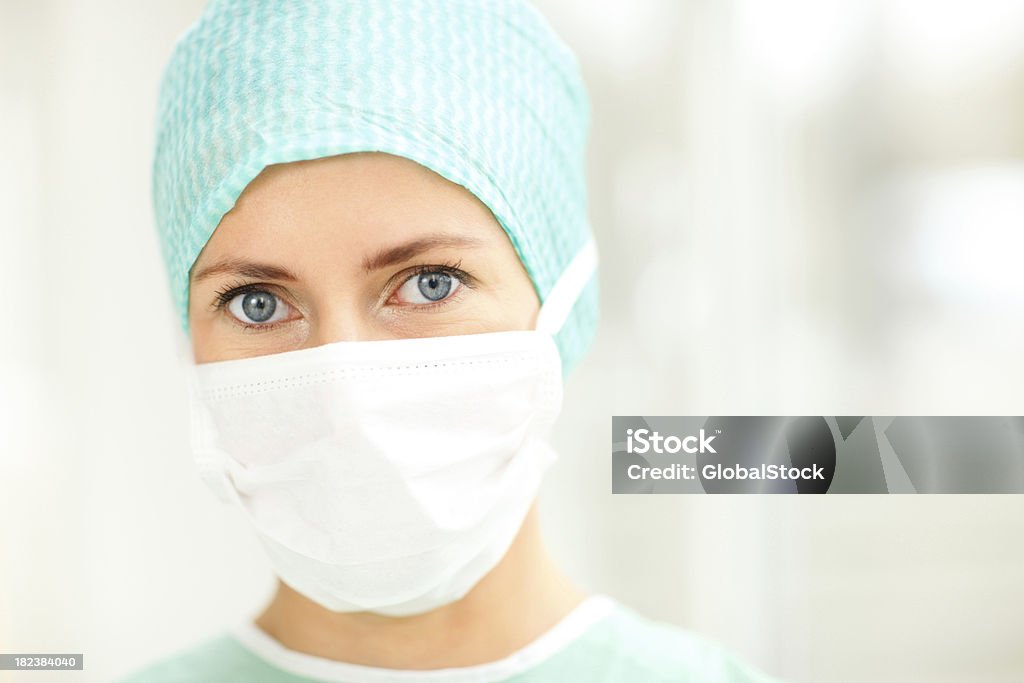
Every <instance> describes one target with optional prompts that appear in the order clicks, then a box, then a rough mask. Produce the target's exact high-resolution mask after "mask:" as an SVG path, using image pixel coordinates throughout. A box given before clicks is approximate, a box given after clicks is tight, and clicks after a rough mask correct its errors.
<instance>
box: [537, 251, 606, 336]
mask: <svg viewBox="0 0 1024 683" xmlns="http://www.w3.org/2000/svg"><path fill="white" fill-rule="evenodd" d="M597 261H598V255H597V244H596V243H595V242H594V240H593V238H589V239H588V240H587V243H586V244H584V245H583V248H582V249H580V250H579V252H577V253H576V255H575V256H574V257H573V258H572V261H570V262H569V265H568V266H567V267H566V269H565V271H564V272H563V273H562V274H561V276H559V278H558V280H557V281H556V282H555V285H554V286H553V287H552V288H551V291H550V292H548V296H547V298H546V299H545V300H544V303H543V304H542V305H541V307H540V313H538V314H537V325H536V328H535V329H537V330H538V331H539V332H547V333H548V334H550V335H551V336H552V337H554V336H555V335H556V334H557V333H558V331H559V330H560V329H562V325H564V324H565V321H566V319H567V318H568V317H569V313H570V312H571V311H572V307H573V306H575V305H576V300H577V299H579V298H580V294H582V293H583V289H584V288H585V287H586V286H587V283H588V282H590V278H591V276H592V275H593V274H594V272H595V271H596V270H597Z"/></svg>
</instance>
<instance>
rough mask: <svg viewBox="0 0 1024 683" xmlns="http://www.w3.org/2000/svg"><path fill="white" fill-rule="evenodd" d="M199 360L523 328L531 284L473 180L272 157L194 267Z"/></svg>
mask: <svg viewBox="0 0 1024 683" xmlns="http://www.w3.org/2000/svg"><path fill="white" fill-rule="evenodd" d="M190 285H191V290H190V301H189V324H190V327H191V330H192V347H193V350H194V352H195V358H196V362H198V363H207V362H211V361H220V360H230V359H235V358H247V357H250V356H261V355H264V354H270V353H280V352H282V351H292V350H296V349H303V348H308V347H313V346H319V345H321V344H326V343H329V342H336V341H367V340H377V339H397V338H403V337H433V336H445V335H455V334H471V333H477V332H496V331H503V330H521V329H532V328H533V326H534V321H535V319H536V315H537V311H538V310H539V306H540V304H539V301H538V299H537V295H536V293H535V291H534V288H533V284H532V283H531V281H530V278H529V276H528V275H527V274H526V271H525V269H524V268H523V266H522V263H521V262H520V261H519V257H518V256H517V255H516V252H515V250H514V249H513V247H512V244H511V242H510V241H509V239H508V237H507V235H506V234H505V231H504V230H502V228H501V226H500V225H499V224H498V222H497V221H496V220H495V219H494V217H493V215H492V214H491V213H490V211H489V210H488V209H487V207H486V206H484V205H483V203H481V202H480V201H479V200H478V199H477V198H476V197H475V196H474V195H473V194H472V193H470V192H469V191H468V190H466V189H465V188H463V187H461V186H459V185H456V184H454V183H452V182H449V181H448V180H445V179H444V178H442V177H441V176H439V175H437V174H436V173H434V172H432V171H430V170H428V169H426V168H424V167H423V166H420V165H419V164H416V163H414V162H412V161H409V160H407V159H403V158H400V157H396V156H391V155H387V154H377V153H361V154H346V155H342V156H335V157H328V158H324V159H315V160H312V161H299V162H294V163H289V164H277V165H274V166H269V167H267V168H266V169H265V170H264V171H263V173H261V174H260V175H259V177H257V178H256V179H255V180H254V181H253V182H252V183H250V184H249V186H248V187H247V188H246V189H245V191H244V192H243V193H242V195H241V197H240V198H239V199H238V202H237V203H236V204H235V207H234V208H233V209H232V210H231V211H230V212H228V213H227V214H226V215H225V216H224V218H223V219H222V220H221V222H220V225H219V226H218V227H217V230H216V231H215V232H214V234H213V237H212V238H211V239H210V241H209V242H208V243H207V245H206V247H205V248H204V249H203V251H202V253H201V254H200V255H199V258H198V259H197V261H196V263H195V265H194V266H193V267H192V272H191V277H190Z"/></svg>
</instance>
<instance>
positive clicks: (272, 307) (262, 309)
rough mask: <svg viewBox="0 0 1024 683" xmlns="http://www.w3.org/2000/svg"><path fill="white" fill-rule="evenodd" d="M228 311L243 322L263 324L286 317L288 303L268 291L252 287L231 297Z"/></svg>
mask: <svg viewBox="0 0 1024 683" xmlns="http://www.w3.org/2000/svg"><path fill="white" fill-rule="evenodd" d="M228 311H230V312H231V315H233V316H235V318H237V319H238V320H240V321H241V322H243V323H246V324H249V325H263V324H266V323H272V322H277V321H278V320H281V319H283V318H284V317H286V316H287V315H288V305H287V304H286V303H284V302H283V301H281V300H280V299H279V298H278V297H276V296H275V295H273V294H271V293H270V292H267V291H265V290H262V289H253V290H249V291H248V292H243V293H241V294H239V295H238V296H236V297H234V298H233V299H231V301H230V302H229V303H228Z"/></svg>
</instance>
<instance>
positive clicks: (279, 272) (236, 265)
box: [192, 259, 299, 282]
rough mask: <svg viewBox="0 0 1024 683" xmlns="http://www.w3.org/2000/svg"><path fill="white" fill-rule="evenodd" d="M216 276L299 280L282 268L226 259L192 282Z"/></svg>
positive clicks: (201, 271)
mask: <svg viewBox="0 0 1024 683" xmlns="http://www.w3.org/2000/svg"><path fill="white" fill-rule="evenodd" d="M214 275H237V276H241V277H248V278H252V279H254V280H289V281H292V282H294V281H295V280H298V279H299V278H297V277H296V276H295V273H293V272H291V271H290V270H288V269H287V268H282V267H280V266H272V265H270V264H267V263H255V262H253V261H245V260H242V259H224V260H222V261H217V262H216V263H213V264H211V265H209V266H206V267H205V268H202V269H200V270H199V272H197V273H195V274H194V275H193V276H192V280H193V281H195V282H199V281H201V280H205V279H207V278H211V277H213V276H214Z"/></svg>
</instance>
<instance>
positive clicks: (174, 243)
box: [131, 0, 766, 681]
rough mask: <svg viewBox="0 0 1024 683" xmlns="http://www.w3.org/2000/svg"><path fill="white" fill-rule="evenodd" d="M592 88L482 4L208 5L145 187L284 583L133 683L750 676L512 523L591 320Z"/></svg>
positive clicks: (553, 45)
mask: <svg viewBox="0 0 1024 683" xmlns="http://www.w3.org/2000/svg"><path fill="white" fill-rule="evenodd" d="M587 106H588V105H587V100H586V94H585V91H584V88H583V84H582V81H581V79H580V76H579V73H578V69H577V65H576V63H575V60H574V58H573V56H572V55H571V53H570V52H569V51H568V50H567V48H566V47H565V46H564V45H563V44H562V43H561V42H560V41H559V40H558V39H557V37H556V36H555V35H554V34H553V33H552V31H551V29H550V28H549V27H548V26H547V24H546V23H545V22H544V21H543V19H542V18H541V17H540V16H539V14H538V13H537V12H536V11H535V10H533V9H532V8H530V7H529V6H527V5H526V4H524V3H522V2H518V1H515V2H512V1H505V0H501V1H498V0H495V1H481V0H422V1H412V2H410V1H409V0H401V1H399V0H393V1H382V0H350V1H346V0H317V1H314V2H311V1H309V0H287V1H281V0H273V1H271V0H266V1H254V0H247V1H243V0H213V2H211V3H210V4H209V5H208V7H207V9H206V10H205V12H204V13H203V15H202V17H201V18H200V19H199V21H198V22H197V23H196V24H195V25H193V26H192V27H191V28H190V29H189V31H188V32H187V33H186V34H185V35H184V36H183V37H182V39H181V40H180V41H179V43H178V45H177V46H176V48H175V51H174V54H173V56H172V58H171V62H170V64H169V66H168V68H167V71H166V74H165V77H164V80H163V83H162V87H161V99H160V111H159V121H158V139H157V149H156V159H155V164H154V197H155V206H156V214H157V222H158V226H159V229H160V234H161V238H162V245H163V253H164V255H165V258H166V261H167V266H168V272H169V276H170V281H171V287H172V292H173V294H174V296H175V301H176V303H177V305H178V308H179V311H180V312H181V315H182V323H183V325H184V327H185V329H186V330H187V331H188V332H189V334H190V337H191V345H192V352H193V354H194V360H195V364H194V366H192V367H191V368H190V379H191V382H190V386H191V387H192V405H193V415H194V424H193V435H194V439H193V445H194V451H195V456H196V458H197V461H198V463H199V465H200V468H201V472H202V473H203V475H204V477H205V478H206V479H207V481H208V482H209V483H210V484H211V486H213V488H214V489H215V491H216V492H217V493H218V494H220V495H221V496H223V497H224V499H225V500H228V501H231V502H233V503H235V504H237V505H239V506H240V508H241V509H242V510H243V511H244V513H245V515H246V516H247V517H248V519H249V520H250V521H251V522H252V524H253V527H254V529H255V531H256V533H257V534H258V536H259V538H260V540H261V541H262V542H263V545H264V546H265V548H266V551H267V554H268V556H269V558H270V560H271V563H272V565H273V567H274V569H275V572H276V573H277V575H278V576H279V578H280V581H279V584H278V589H277V592H276V594H275V595H274V597H273V599H272V600H271V602H270V604H269V605H267V606H266V608H265V609H264V610H263V611H262V613H261V614H259V616H258V617H257V618H256V619H255V620H254V621H253V622H247V623H244V624H241V625H239V626H238V627H236V628H234V629H232V630H231V631H230V632H229V633H225V634H222V635H221V636H219V637H217V638H214V639H212V640H210V641H208V642H206V643H204V644H203V645H202V646H200V647H198V648H195V649H193V650H190V651H187V652H183V653H180V654H178V655H175V656H173V657H171V658H169V659H166V660H164V661H162V662H158V663H156V664H155V665H153V666H151V667H149V668H147V669H146V670H144V671H141V672H139V673H138V674H136V675H135V676H134V677H133V678H132V679H131V680H133V681H192V680H195V681H308V680H324V681H383V680H401V681H504V680H515V681H669V680H672V681H689V680H700V681H763V680H766V679H764V678H762V677H760V676H759V675H758V674H756V673H755V672H753V671H751V670H750V669H748V668H745V667H744V666H743V665H742V664H740V663H738V662H736V661H735V660H734V659H733V658H731V657H730V656H729V655H728V654H727V653H725V652H724V651H723V650H721V649H720V648H719V647H718V646H716V645H715V644H713V643H710V642H707V641H704V640H702V639H700V638H698V637H696V636H694V635H693V634H690V633H687V632H685V631H682V630H679V629H676V628H675V627H671V626H668V625H665V624H659V623H655V622H651V621H648V620H646V619H644V618H643V617H641V616H640V615H638V614H636V613H634V612H632V611H631V610H629V609H628V608H626V607H624V606H623V605H620V604H619V603H617V602H615V601H614V600H612V599H610V598H608V597H606V596H600V595H598V596H588V595H586V594H585V593H584V592H583V591H581V590H580V589H579V588H578V587H577V586H575V585H574V584H573V582H572V581H571V580H569V579H568V578H567V577H566V576H565V575H563V574H562V573H561V572H560V571H559V570H558V569H557V568H556V567H555V566H554V565H553V564H552V562H551V560H550V558H549V557H548V555H547V554H546V552H545V550H544V546H543V543H542V541H541V537H540V532H539V529H538V523H537V516H536V513H535V497H536V493H537V490H538V486H539V484H540V480H541V477H542V474H543V472H544V470H545V469H546V467H547V466H548V465H549V464H550V463H551V461H552V459H553V458H554V453H553V451H552V449H551V447H550V446H549V445H548V443H547V442H546V440H545V435H546V433H547V431H548V429H549V427H550V426H551V423H552V422H553V421H554V419H555V417H556V416H557V413H558V410H559V408H560V404H561V386H562V385H561V382H562V379H563V377H564V376H565V375H567V374H568V373H569V371H570V370H571V369H572V367H573V366H574V365H575V364H576V363H577V362H578V361H579V359H580V357H581V356H582V354H583V352H584V351H585V349H586V347H587V345H588V343H589V341H590V338H591V337H592V335H593V333H594V329H595V325H596V320H597V307H596V301H597V289H596V288H597V283H596V277H595V268H596V260H597V259H596V249H595V248H594V246H593V242H592V240H591V236H590V229H589V225H588V222H587V217H586V207H585V185H584V169H583V161H584V148H585V141H586V135H587V126H588V110H587Z"/></svg>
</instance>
